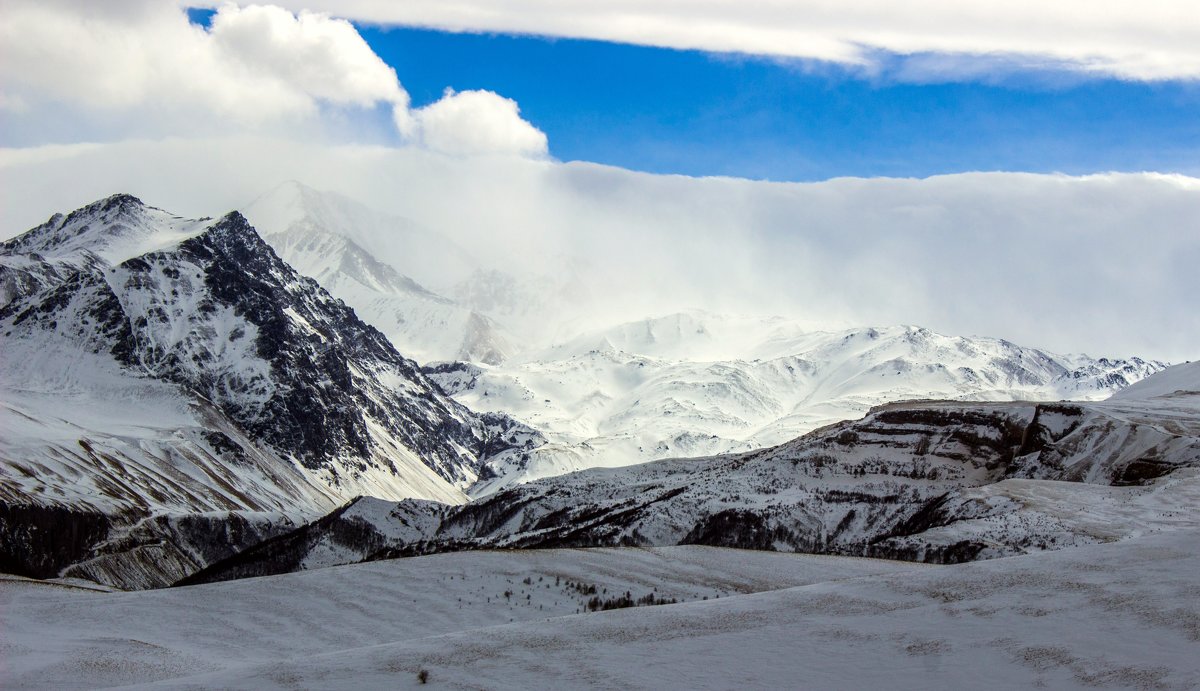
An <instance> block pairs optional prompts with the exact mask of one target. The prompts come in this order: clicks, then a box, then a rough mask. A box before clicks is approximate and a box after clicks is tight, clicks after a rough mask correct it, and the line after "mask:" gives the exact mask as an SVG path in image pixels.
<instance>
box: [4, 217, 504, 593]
mask: <svg viewBox="0 0 1200 691" xmlns="http://www.w3.org/2000/svg"><path fill="white" fill-rule="evenodd" d="M0 285H3V286H4V287H5V291H4V299H5V304H4V305H3V307H0V333H2V334H3V342H4V358H3V359H2V360H0V387H2V391H3V396H2V397H0V401H2V404H0V416H2V418H3V421H2V423H0V424H2V426H3V428H4V430H5V433H4V435H3V438H2V439H0V469H2V471H3V475H0V497H2V498H3V500H4V503H5V505H6V506H5V509H6V517H5V521H4V523H5V530H4V531H2V532H3V533H4V537H5V540H6V541H7V542H6V545H5V547H6V549H7V550H8V553H7V554H6V557H7V556H11V554H12V553H13V552H12V550H17V551H18V552H19V551H20V550H21V549H22V546H21V544H19V543H20V542H21V540H25V539H26V538H27V537H28V535H25V537H22V528H25V529H28V525H24V526H23V525H22V521H23V520H25V521H26V522H27V523H29V524H30V525H33V524H39V523H40V524H41V525H42V528H43V529H50V530H55V529H63V530H65V528H64V527H63V526H64V525H65V524H66V523H70V524H72V525H75V526H81V525H94V526H96V528H95V530H92V531H91V532H89V534H88V535H89V536H88V537H87V539H80V544H79V545H76V546H74V547H72V548H70V549H65V550H64V554H63V555H60V556H61V558H57V559H52V560H50V561H49V562H48V563H47V564H46V565H45V566H46V569H48V570H50V571H51V572H53V571H54V570H55V569H54V567H56V566H57V567H61V566H63V565H65V564H68V563H72V562H73V561H74V560H77V559H78V558H79V557H80V556H81V555H86V554H89V553H90V550H92V549H93V548H94V546H95V542H96V541H97V540H105V539H107V540H109V541H110V542H112V540H113V539H114V537H113V536H114V535H116V534H117V532H120V531H118V530H116V528H118V527H119V528H120V529H121V530H125V531H126V532H125V533H121V534H122V536H123V537H128V535H129V534H132V533H135V532H136V530H133V531H130V527H131V526H135V527H136V526H137V525H138V524H139V522H144V521H145V520H147V519H148V518H150V517H152V516H155V515H161V514H164V513H166V514H171V515H179V516H182V515H196V514H212V512H229V511H239V512H248V513H249V514H254V515H255V516H258V517H260V518H261V517H266V518H264V519H263V520H265V521H266V522H267V523H270V524H272V525H273V524H276V523H279V524H284V525H287V526H288V527H290V523H289V521H291V520H293V519H307V518H311V517H313V516H316V515H320V514H322V513H325V512H327V511H328V510H329V509H330V508H332V507H333V506H336V505H337V504H339V503H342V502H344V501H346V500H348V499H350V498H351V497H354V496H357V495H363V494H369V495H373V496H378V497H390V498H393V499H400V498H404V497H421V498H427V499H437V500H439V501H442V502H449V503H456V502H461V501H464V500H465V499H466V497H465V495H464V494H463V493H462V491H461V488H463V487H465V486H467V485H468V484H470V483H471V482H473V481H474V480H475V478H476V470H477V468H478V467H479V464H480V463H481V461H482V460H483V458H484V457H485V454H486V453H496V452H503V451H505V450H506V446H505V443H504V442H503V439H504V438H507V437H509V436H511V435H512V434H511V433H512V429H510V428H513V425H512V423H511V422H510V421H508V420H507V419H506V418H504V417H502V416H494V415H493V416H485V417H479V416H476V415H474V414H472V413H471V412H470V411H468V410H467V409H465V408H463V407H462V406H461V405H459V404H458V403H456V402H454V401H453V400H451V399H450V398H449V397H447V396H445V395H444V394H443V393H442V392H441V391H440V389H438V388H437V387H436V386H435V385H434V384H432V382H430V380H429V379H428V378H427V377H426V376H425V375H424V374H422V372H421V371H420V369H419V367H418V366H417V365H416V363H414V362H413V361H411V360H408V359H406V358H405V357H403V356H402V355H400V353H398V352H397V351H396V349H395V348H394V347H393V346H392V345H391V343H390V342H389V341H388V340H387V339H386V338H385V337H384V336H383V334H382V333H380V332H379V331H378V330H376V329H374V328H373V327H371V326H368V325H367V324H365V323H363V322H362V321H361V320H359V319H358V318H357V316H356V315H355V313H354V312H353V311H352V310H351V309H349V308H348V307H346V306H345V305H344V304H343V303H342V302H340V301H338V300H336V299H334V298H333V297H331V296H330V295H329V294H328V293H327V292H326V291H325V290H323V289H322V288H321V287H320V286H319V285H317V283H315V282H314V281H312V280H311V279H308V278H305V277H302V276H300V275H299V274H297V273H296V271H294V270H293V269H292V268H291V267H289V266H288V265H287V264H285V263H284V262H283V261H281V260H280V259H279V257H278V256H277V255H276V254H275V253H274V252H273V251H272V250H271V248H270V247H269V246H268V245H267V244H265V243H264V242H263V241H262V240H261V239H260V238H259V236H258V235H257V234H256V233H255V231H254V229H253V228H252V227H251V226H250V225H249V224H248V223H247V221H246V219H245V218H244V217H242V216H241V215H240V214H238V213H236V212H234V213H231V214H229V215H227V216H224V217H222V218H220V219H216V220H213V219H197V220H190V219H181V218H177V217H175V216H172V215H171V214H169V213H167V212H165V211H162V210H159V209H155V208H152V207H149V206H146V205H144V204H142V203H141V202H140V201H138V200H137V199H135V198H133V197H130V196H128V195H116V196H113V197H110V198H108V199H105V200H102V201H99V202H96V203H94V204H91V205H89V206H86V207H84V208H82V209H79V210H77V211H75V212H73V213H71V214H69V215H65V216H64V215H61V214H59V215H55V216H54V217H52V218H51V219H50V220H49V221H47V222H46V223H44V224H42V225H40V226H38V227H36V228H34V229H32V230H30V231H28V232H27V233H25V234H23V235H20V236H18V237H16V238H14V239H12V240H9V241H7V242H5V243H3V244H2V245H0ZM514 429H517V430H520V429H522V428H520V427H519V426H517V427H515V428H514ZM502 433H503V434H502ZM18 507H26V509H27V510H28V511H32V512H34V514H36V515H32V514H31V516H32V517H30V516H25V517H24V518H23V517H22V515H18V513H14V512H15V511H16V509H17V508H18ZM26 509H22V510H26ZM38 512H41V513H38ZM56 512H57V513H56ZM96 517H99V518H96ZM26 519H28V520H26ZM55 521H59V523H60V525H59V526H58V528H55V527H54V524H55ZM110 524H112V525H111V526H110ZM110 527H112V528H114V531H116V532H114V531H110V530H109V528H110ZM150 532H154V531H150ZM93 533H95V534H93ZM26 542H28V540H26ZM234 542H235V543H236V542H237V541H234ZM26 546H28V545H26ZM235 546H236V544H235ZM195 556H196V555H190V556H188V557H187V558H186V559H184V558H182V557H181V559H182V561H191V562H195V561H196V560H195V559H194V557H195ZM200 563H203V561H202V560H201V562H200ZM192 566H193V567H194V566H195V564H194V563H193V564H192ZM179 568H180V569H182V570H183V572H185V573H186V571H187V564H182V563H181V564H180V566H179ZM27 570H28V569H26V571H27ZM178 575H182V574H179V573H177V574H176V576H178Z"/></svg>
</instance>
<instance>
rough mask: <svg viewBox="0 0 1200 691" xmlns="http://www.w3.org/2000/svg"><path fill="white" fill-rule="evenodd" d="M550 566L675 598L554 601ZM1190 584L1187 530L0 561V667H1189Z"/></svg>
mask: <svg viewBox="0 0 1200 691" xmlns="http://www.w3.org/2000/svg"><path fill="white" fill-rule="evenodd" d="M525 579H528V580H529V583H526V582H525ZM555 579H558V581H557V582H556V581H555ZM568 581H570V582H572V583H576V582H583V583H585V584H589V585H597V586H600V587H602V588H607V589H608V590H609V592H610V593H611V592H613V591H622V590H629V591H630V592H631V593H633V594H634V595H635V596H638V595H640V594H642V593H644V592H646V591H649V590H651V589H652V588H657V592H658V593H659V594H660V595H661V596H664V597H673V598H678V599H681V600H688V601H687V602H683V603H680V604H672V605H660V606H653V607H639V608H634V609H621V610H616V611H608V612H599V613H582V614H576V613H575V610H577V609H578V608H580V606H581V605H582V604H583V602H582V596H574V595H572V594H571V593H572V592H574V591H570V590H569V589H566V588H564V587H563V585H564V584H566V583H567V582H568ZM505 591H509V592H511V595H510V596H509V597H507V598H506V597H505V596H504V592H505ZM1197 592H1200V532H1197V531H1195V530H1186V531H1174V532H1168V533H1160V534H1154V535H1146V536H1142V537H1140V538H1136V539H1132V540H1127V541H1123V542H1118V543H1113V544H1107V545H1089V546H1085V547H1079V548H1071V549H1065V550H1061V551H1057V552H1046V553H1040V554H1035V555H1026V556H1019V557H1011V558H1007V559H995V560H991V561H987V562H977V563H972V564H964V565H956V566H941V567H931V566H917V565H910V564H903V563H896V562H880V561H876V560H863V559H853V558H835V557H812V556H805V555H786V554H771V553H747V552H741V551H737V550H727V549H719V548H695V547H689V548H670V549H663V550H641V549H607V550H545V551H529V552H482V553H463V554H451V555H437V556H432V557H416V558H411V559H400V560H394V561H385V562H378V563H373V564H363V565H355V566H348V567H341V568H333V569H321V570H318V571H312V572H308V573H302V574H291V575H286V576H274V577H269V578H261V579H248V580H243V581H236V582H231V583H223V584H213V585H205V586H193V587H188V588H177V589H171V590H165V591H148V592H137V593H106V592H98V591H93V590H88V589H85V588H80V587H73V586H70V585H66V584H55V583H44V582H32V581H24V580H7V581H4V582H2V583H0V603H2V607H3V609H2V611H3V612H4V627H3V630H2V633H0V641H2V646H3V648H2V649H3V651H4V652H3V660H4V665H3V672H2V675H3V676H0V682H2V683H3V685H4V687H5V688H47V687H54V688H69V687H78V686H87V687H91V688H98V687H109V686H136V687H138V688H142V687H146V688H187V689H190V688H196V689H201V688H246V689H250V688H253V689H263V688H268V689H269V688H280V689H284V688H288V689H290V688H322V689H325V688H328V689H345V688H411V687H416V686H418V685H419V684H418V674H419V673H420V672H421V671H422V670H424V671H425V672H426V673H427V675H428V683H429V685H431V686H433V687H434V688H513V689H518V688H522V689H523V688H547V687H554V688H579V687H604V688H657V689H662V688H681V689H682V688H734V687H739V688H745V687H758V688H821V689H860V688H884V687H886V688H904V689H926V688H989V689H1006V688H1014V689H1015V688H1036V687H1046V688H1097V687H1100V688H1193V687H1195V686H1196V685H1198V684H1200V655H1197V654H1196V653H1197V650H1198V647H1200V598H1197V597H1196V594H1197ZM718 595H720V596H721V597H720V598H719V599H717V596H718ZM704 596H708V597H709V599H708V600H707V601H705V600H703V599H702V598H703V597H704ZM489 600H490V601H489Z"/></svg>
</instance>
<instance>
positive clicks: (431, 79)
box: [192, 11, 1200, 181]
mask: <svg viewBox="0 0 1200 691" xmlns="http://www.w3.org/2000/svg"><path fill="white" fill-rule="evenodd" d="M210 14H211V12H205V11H192V18H193V21H196V22H197V23H201V24H203V23H205V22H206V20H207V18H208V16H209V15H210ZM357 28H358V29H359V31H360V33H361V34H362V36H363V38H364V39H365V40H366V41H367V43H368V44H369V45H370V46H371V48H372V49H373V50H374V51H375V52H376V53H377V54H378V55H379V56H380V57H381V58H383V60H384V61H385V62H387V63H388V64H389V65H391V66H392V67H393V68H395V70H396V72H397V74H398V76H399V78H400V81H401V83H402V84H403V85H404V87H405V88H406V89H407V90H408V92H409V93H410V95H411V96H412V99H413V105H414V106H422V105H425V104H428V103H431V102H433V101H436V100H437V99H438V98H440V97H441V95H442V93H443V90H444V89H445V88H446V87H453V88H454V89H456V90H458V91H463V90H468V89H487V90H491V91H495V92H497V93H499V94H501V95H503V96H506V97H508V98H512V99H514V100H516V101H517V103H519V104H520V107H521V113H522V116H523V117H524V118H525V119H527V120H529V121H530V122H531V123H533V124H534V125H535V126H536V127H538V128H539V129H541V130H542V131H543V132H545V133H546V135H547V136H548V138H549V143H550V153H551V155H553V156H554V157H555V158H558V159H560V160H564V161H571V160H584V161H594V162H599V163H605V164H610V165H615V166H620V167H623V168H629V169H633V170H640V171H648V172H654V173H680V174H685V175H728V176H736V177H747V178H755V179H770V180H788V181H808V180H821V179H827V178H831V177H839V176H864V177H871V176H902V177H909V176H913V177H924V176H928V175H936V174H942V173H956V172H963V171H975V170H984V171H996V170H1004V171H1028V172H1063V173H1068V174H1086V173H1093V172H1102V171H1143V170H1153V171H1160V172H1180V173H1186V174H1190V175H1196V174H1200V84H1198V83H1197V82H1195V81H1191V82H1187V81H1163V82H1145V81H1141V82H1138V81H1123V80H1120V79H1115V78H1111V77H1098V78H1083V77H1079V76H1072V75H1067V74H1063V73H1057V74H1056V73H1053V72H1044V71H1043V72H1034V73H1030V72H1025V73H1022V72H1019V71H1015V72H1014V71H1008V72H1007V73H1006V74H1001V75H1000V76H996V74H994V73H993V74H990V75H989V76H987V77H986V78H984V79H975V80H972V79H968V78H962V79H960V80H958V81H942V82H935V83H916V82H913V81H904V80H903V79H900V78H897V77H895V76H893V75H890V74H889V73H888V72H887V71H886V70H885V71H884V73H883V74H882V75H876V76H864V75H863V74H862V73H859V72H855V71H853V70H852V69H850V68H845V67H840V66H836V65H832V64H829V63H819V62H811V61H809V62H800V61H795V60H791V61H788V60H780V59H776V58H768V57H763V58H759V57H751V56H731V55H723V54H712V53H705V52H700V51H683V50H673V49H667V48H653V47H641V46H631V45H624V44H617V43H607V42H601V41H589V40H575V39H547V38H540V37H532V36H511V35H495V34H474V33H449V32H443V31H432V30H423V29H410V28H398V27H378V26H371V25H363V24H358V25H357Z"/></svg>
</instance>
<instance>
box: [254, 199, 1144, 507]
mask: <svg viewBox="0 0 1200 691" xmlns="http://www.w3.org/2000/svg"><path fill="white" fill-rule="evenodd" d="M245 213H246V214H247V216H248V217H249V218H250V219H251V220H252V221H253V222H255V223H256V224H257V225H258V226H259V227H261V228H263V229H264V231H263V232H264V234H265V238H266V239H267V241H268V242H269V243H271V244H272V246H273V247H274V248H275V249H276V250H277V251H278V252H279V253H280V255H281V256H282V257H283V258H284V259H285V260H287V261H288V262H289V263H291V264H292V265H294V266H297V267H300V269H299V270H300V271H301V272H303V273H307V274H308V275H311V276H313V277H314V278H316V279H317V280H318V281H319V282H320V283H321V284H322V285H323V286H325V287H326V288H327V289H329V290H330V291H331V292H332V293H333V294H334V295H335V296H337V297H339V298H341V299H343V300H345V301H346V302H347V303H348V304H350V305H351V306H352V307H354V308H355V310H356V311H357V312H358V314H360V315H361V316H363V318H364V319H366V320H367V321H368V322H370V323H372V324H374V325H376V326H379V328H381V329H382V330H383V331H384V332H385V334H387V335H388V336H389V338H391V339H392V341H393V343H394V344H395V345H396V347H397V348H398V349H400V350H401V352H405V353H411V354H413V356H414V357H417V358H418V359H421V360H423V361H429V360H442V361H464V362H465V363H466V364H463V365H432V366H430V367H428V368H427V372H428V373H429V374H430V375H431V376H432V377H433V378H434V379H435V380H436V381H437V382H438V383H439V385H440V386H442V388H443V389H444V390H446V391H447V392H449V393H451V394H452V395H454V396H455V397H457V399H458V400H459V401H460V402H463V403H465V404H466V405H467V406H468V407H470V408H472V409H475V410H486V411H493V412H504V413H511V414H514V415H516V416H517V417H518V418H520V419H521V420H523V421H525V422H527V423H529V424H531V425H532V426H534V427H535V428H537V429H538V430H539V431H541V432H542V433H544V434H546V435H547V439H548V442H549V443H547V444H545V445H543V446H541V447H539V448H537V449H535V450H532V451H531V452H530V453H529V454H522V455H521V456H506V457H505V458H506V459H507V460H505V461H503V462H497V463H493V464H491V465H489V466H488V467H487V470H486V472H485V475H486V477H485V479H484V481H483V482H481V483H480V484H478V485H477V486H476V487H475V488H474V490H473V491H472V494H474V495H477V496H478V495H480V494H486V493H488V492H491V491H495V490H496V489H498V488H500V487H504V486H506V485H508V484H511V483H512V482H521V481H526V480H529V479H534V478H538V477H546V476H550V475H557V474H561V473H564V472H570V471H572V470H578V469H581V468H587V467H591V466H596V465H602V466H619V465H628V464H631V463H638V462H644V461H648V460H654V459H658V458H667V457H680V456H682V457H687V456H703V455H711V454H717V453H725V452H731V451H744V450H748V449H752V448H758V447H762V446H770V445H774V444H779V443H781V442H784V441H786V440H788V439H792V438H794V437H797V436H799V435H800V434H802V433H804V432H807V431H809V430H811V429H815V428H816V427H819V426H821V425H825V424H829V423H832V422H836V421H839V420H842V419H846V418H849V417H856V416H859V415H862V414H863V413H865V412H866V411H867V410H868V409H869V408H870V407H871V406H874V405H878V404H880V403H884V402H888V401H896V400H904V399H912V398H962V399H967V400H972V399H973V400H1018V399H1025V400H1057V399H1060V398H1084V399H1095V398H1103V397H1105V396H1107V395H1109V394H1110V393H1111V392H1112V391H1115V390H1118V389H1119V388H1121V387H1123V386H1125V385H1127V384H1129V383H1132V382H1134V381H1137V380H1138V379H1141V378H1142V377H1144V376H1146V375H1148V374H1151V373H1153V372H1155V371H1157V370H1159V369H1161V368H1162V363H1158V362H1146V361H1143V360H1141V359H1139V358H1136V357H1135V358H1132V359H1130V360H1123V359H1101V360H1094V359H1092V358H1089V357H1087V356H1083V355H1074V356H1063V355H1054V354H1048V353H1045V352H1043V351H1040V350H1036V349H1027V348H1021V347H1020V346H1017V345H1014V344H1011V343H1007V342H1004V341H1000V340H997V339H989V338H961V337H960V338H951V337H946V336H942V335H940V334H935V333H931V332H929V331H928V330H926V329H922V328H920V327H894V328H864V329H854V330H847V331H835V332H826V331H820V330H814V329H813V328H812V327H810V326H807V325H804V324H801V323H798V322H795V321H791V320H788V319H784V318H780V317H750V316H733V315H722V314H710V313H706V312H701V311H696V310H692V311H688V312H682V313H678V314H672V315H667V316H655V317H650V318H647V319H643V320H639V321H633V322H628V323H619V324H616V325H603V326H600V327H596V326H593V324H595V323H596V320H595V319H594V318H589V317H588V315H587V308H588V301H587V295H588V294H589V293H591V292H596V291H599V290H601V288H600V287H599V286H591V287H590V288H589V286H588V285H587V284H586V283H585V282H584V280H583V277H581V276H578V275H575V276H571V275H570V274H569V273H568V274H567V275H565V276H564V277H560V279H559V280H555V279H552V278H550V277H547V276H532V277H518V276H514V275H512V274H508V273H506V272H503V271H499V270H495V269H489V268H485V265H483V264H481V263H480V262H479V261H478V260H475V259H473V258H471V257H470V255H469V253H468V252H467V251H466V250H463V249H462V248H460V247H458V246H456V245H454V244H453V243H451V242H449V241H447V240H445V239H440V238H438V237H437V236H436V235H435V234H433V233H431V232H429V231H424V230H420V229H418V228H416V227H415V225H414V224H413V223H411V222H409V221H406V220H405V219H402V218H398V217H391V216H387V215H385V214H382V213H379V212H374V211H371V210H370V209H368V208H366V207H364V206H362V205H360V204H357V203H355V202H353V201H351V200H349V199H347V198H345V197H342V196H340V195H336V194H331V193H322V192H318V191H316V190H313V189H311V188H308V187H306V186H304V185H302V184H300V183H297V182H288V183H284V184H283V185H280V186H279V187H277V188H275V189H274V190H272V191H270V192H268V193H267V194H265V195H263V196H262V197H260V198H259V199H257V200H256V201H255V202H254V203H252V204H251V205H250V206H248V207H247V209H246V211H245ZM372 245H376V246H380V247H382V248H383V249H381V250H378V252H379V253H380V255H386V256H387V257H388V259H382V258H380V257H379V256H376V255H373V254H372V253H371V251H369V250H368V249H367V248H368V247H371V246H372ZM410 247H411V248H412V249H411V252H409V251H407V250H408V248H410ZM431 267H439V268H438V269H437V270H436V271H431ZM441 267H445V268H441ZM565 283H571V284H573V285H574V286H575V287H574V289H573V290H569V289H566V288H564V284H565ZM435 291H440V293H441V294H437V292H435ZM446 296H455V297H446ZM455 298H457V299H455ZM537 325H543V326H537ZM544 325H554V326H553V327H547V326H544ZM509 460H515V461H516V462H515V463H510V462H508V461H509Z"/></svg>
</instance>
